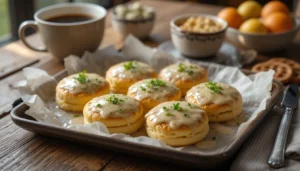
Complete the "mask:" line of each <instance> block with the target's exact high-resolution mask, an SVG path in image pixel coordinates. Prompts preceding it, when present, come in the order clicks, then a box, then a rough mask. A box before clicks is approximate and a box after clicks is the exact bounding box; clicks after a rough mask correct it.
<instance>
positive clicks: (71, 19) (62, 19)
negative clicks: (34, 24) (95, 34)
mask: <svg viewBox="0 0 300 171" xmlns="http://www.w3.org/2000/svg"><path fill="white" fill-rule="evenodd" d="M92 18H93V17H91V16H88V15H82V14H69V15H61V16H54V17H51V18H48V19H46V21H49V22H53V23H76V22H82V21H87V20H90V19H92Z"/></svg>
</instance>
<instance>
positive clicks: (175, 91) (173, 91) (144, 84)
mask: <svg viewBox="0 0 300 171" xmlns="http://www.w3.org/2000/svg"><path fill="white" fill-rule="evenodd" d="M127 95H128V96H130V97H133V98H135V99H136V100H138V101H139V102H141V103H142V105H143V109H144V113H147V112H148V111H149V110H150V109H152V108H153V107H155V106H157V105H158V104H160V103H162V102H166V101H176V100H180V99H181V91H180V89H179V88H177V87H176V86H175V85H174V84H172V83H169V82H165V81H162V80H159V79H145V80H142V81H139V82H136V83H134V84H133V85H131V86H130V87H129V89H128V93H127Z"/></svg>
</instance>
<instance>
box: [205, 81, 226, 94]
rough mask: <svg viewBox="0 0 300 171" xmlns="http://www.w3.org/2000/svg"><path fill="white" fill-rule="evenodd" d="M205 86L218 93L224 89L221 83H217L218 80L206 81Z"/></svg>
mask: <svg viewBox="0 0 300 171" xmlns="http://www.w3.org/2000/svg"><path fill="white" fill-rule="evenodd" d="M205 86H206V87H207V88H209V89H210V90H211V91H212V92H214V93H218V94H221V90H223V88H222V87H221V86H220V85H217V83H216V82H211V81H210V82H208V83H206V84H205Z"/></svg>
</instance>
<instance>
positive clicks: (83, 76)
mask: <svg viewBox="0 0 300 171" xmlns="http://www.w3.org/2000/svg"><path fill="white" fill-rule="evenodd" d="M74 79H75V80H76V81H78V82H79V83H81V84H85V83H86V82H88V77H87V75H86V70H84V71H82V72H80V73H79V74H78V76H77V77H74Z"/></svg>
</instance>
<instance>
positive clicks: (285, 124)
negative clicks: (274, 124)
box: [268, 84, 299, 169]
mask: <svg viewBox="0 0 300 171" xmlns="http://www.w3.org/2000/svg"><path fill="white" fill-rule="evenodd" d="M298 98H299V94H298V84H291V85H290V86H288V88H287V89H286V91H285V93H284V96H283V100H282V102H281V106H282V107H284V114H283V116H282V119H281V123H280V126H279V129H278V132H277V136H276V140H275V143H274V146H273V149H272V152H271V155H270V157H269V160H268V164H269V166H270V167H272V168H275V169H277V168H281V167H283V166H284V153H285V145H286V138H287V135H288V131H289V127H290V123H291V119H292V116H293V112H294V110H295V109H296V108H297V106H298Z"/></svg>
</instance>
